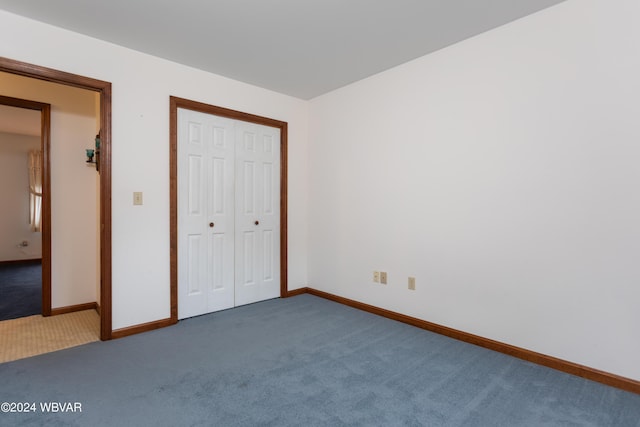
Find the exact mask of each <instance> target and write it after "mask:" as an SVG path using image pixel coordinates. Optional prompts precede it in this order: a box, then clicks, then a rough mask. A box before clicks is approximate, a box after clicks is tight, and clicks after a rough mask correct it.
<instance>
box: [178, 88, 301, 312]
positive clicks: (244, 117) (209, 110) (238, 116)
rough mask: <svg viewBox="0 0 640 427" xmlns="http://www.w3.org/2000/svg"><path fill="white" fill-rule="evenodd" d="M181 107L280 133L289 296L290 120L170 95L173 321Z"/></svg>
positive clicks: (282, 253)
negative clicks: (288, 179)
mask: <svg viewBox="0 0 640 427" xmlns="http://www.w3.org/2000/svg"><path fill="white" fill-rule="evenodd" d="M178 109H183V110H190V111H196V112H200V113H205V114H210V115H214V116H218V117H223V118H227V119H232V120H237V121H240V122H247V123H253V124H257V125H262V126H267V127H271V128H276V129H278V130H279V136H280V158H279V162H280V175H279V181H280V191H279V198H280V201H279V211H280V215H279V223H280V224H279V241H280V247H279V257H280V272H279V273H280V274H279V276H280V297H287V296H289V295H288V286H287V123H286V122H282V121H279V120H274V119H270V118H266V117H261V116H256V115H253V114H248V113H243V112H240V111H235V110H230V109H227V108H223V107H216V106H213V105H209V104H204V103H200V102H196V101H191V100H187V99H182V98H177V97H173V96H172V97H171V98H170V138H169V139H170V141H169V145H170V272H171V286H170V301H171V322H172V323H175V322H177V321H178V292H179V290H178V249H179V247H178V239H179V237H178V211H179V206H178V124H179V123H178Z"/></svg>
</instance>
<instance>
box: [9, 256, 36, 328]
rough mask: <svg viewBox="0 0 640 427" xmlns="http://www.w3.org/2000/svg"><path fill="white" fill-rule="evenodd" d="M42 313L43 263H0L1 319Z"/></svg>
mask: <svg viewBox="0 0 640 427" xmlns="http://www.w3.org/2000/svg"><path fill="white" fill-rule="evenodd" d="M41 313H42V264H41V262H40V261H24V262H16V263H11V264H0V321H1V320H8V319H16V318H18V317H25V316H32V315H34V314H41Z"/></svg>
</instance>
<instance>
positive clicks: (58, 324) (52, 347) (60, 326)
mask: <svg viewBox="0 0 640 427" xmlns="http://www.w3.org/2000/svg"><path fill="white" fill-rule="evenodd" d="M99 337H100V317H99V316H98V313H96V311H95V310H85V311H77V312H75V313H68V314H60V315H58V316H51V317H42V316H40V315H36V316H29V317H23V318H20V319H11V320H5V321H2V322H0V363H4V362H9V361H12V360H17V359H22V358H25V357H30V356H35V355H38V354H42V353H49V352H52V351H56V350H62V349H64V348H69V347H75V346H77V345H81V344H86V343H90V342H93V341H98V340H99Z"/></svg>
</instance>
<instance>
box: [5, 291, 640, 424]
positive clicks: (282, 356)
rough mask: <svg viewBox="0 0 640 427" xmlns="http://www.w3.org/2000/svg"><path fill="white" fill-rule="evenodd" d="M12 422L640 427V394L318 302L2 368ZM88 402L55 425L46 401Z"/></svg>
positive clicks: (281, 302) (240, 313)
mask: <svg viewBox="0 0 640 427" xmlns="http://www.w3.org/2000/svg"><path fill="white" fill-rule="evenodd" d="M0 379H1V380H0V402H35V403H36V404H37V405H38V409H37V412H36V413H18V414H15V413H13V414H6V413H4V414H2V413H0V425H3V426H9V425H11V426H19V425H47V426H57V425H64V426H359V425H361V426H401V425H402V426H636V427H637V426H640V395H635V394H632V393H628V392H624V391H621V390H617V389H614V388H611V387H607V386H604V385H601V384H598V383H594V382H591V381H587V380H584V379H582V378H578V377H574V376H570V375H567V374H563V373H561V372H557V371H554V370H551V369H548V368H544V367H541V366H537V365H533V364H530V363H527V362H524V361H521V360H518V359H514V358H511V357H509V356H506V355H503V354H500V353H495V352H492V351H490V350H486V349H483V348H480V347H475V346H473V345H470V344H465V343H462V342H459V341H455V340H452V339H449V338H446V337H443V336H440V335H436V334H433V333H430V332H427V331H424V330H421V329H417V328H414V327H411V326H408V325H405V324H402V323H398V322H395V321H392V320H389V319H385V318H382V317H378V316H375V315H372V314H369V313H365V312H361V311H358V310H355V309H352V308H349V307H345V306H342V305H340V304H336V303H333V302H331V301H326V300H323V299H321V298H317V297H314V296H311V295H300V296H297V297H294V298H289V299H276V300H270V301H265V302H262V303H258V304H253V305H250V306H245V307H240V308H237V309H234V310H229V311H224V312H219V313H215V314H210V315H206V316H201V317H198V318H194V319H188V320H185V321H181V322H180V323H179V324H178V325H176V326H172V327H169V328H165V329H160V330H157V331H153V332H148V333H144V334H140V335H136V336H132V337H128V338H123V339H120V340H114V341H110V342H98V343H92V344H87V345H84V346H81V347H76V348H73V349H68V350H63V351H59V352H56V353H50V354H47V355H42V356H37V357H33V358H30V359H24V360H21V361H16V362H10V363H6V364H2V365H0ZM51 401H56V402H80V403H81V404H82V412H81V413H57V414H51V413H48V414H43V413H42V412H41V410H40V406H39V405H40V402H51Z"/></svg>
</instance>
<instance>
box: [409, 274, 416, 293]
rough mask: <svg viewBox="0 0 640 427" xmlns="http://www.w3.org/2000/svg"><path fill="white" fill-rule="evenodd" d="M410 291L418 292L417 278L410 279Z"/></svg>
mask: <svg viewBox="0 0 640 427" xmlns="http://www.w3.org/2000/svg"><path fill="white" fill-rule="evenodd" d="M409 290H410V291H415V290H416V278H415V277H409Z"/></svg>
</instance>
